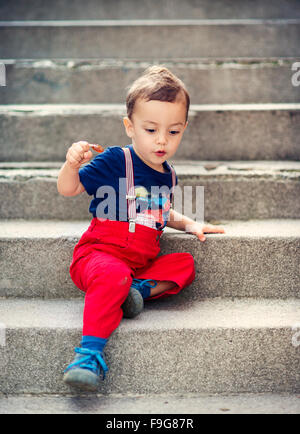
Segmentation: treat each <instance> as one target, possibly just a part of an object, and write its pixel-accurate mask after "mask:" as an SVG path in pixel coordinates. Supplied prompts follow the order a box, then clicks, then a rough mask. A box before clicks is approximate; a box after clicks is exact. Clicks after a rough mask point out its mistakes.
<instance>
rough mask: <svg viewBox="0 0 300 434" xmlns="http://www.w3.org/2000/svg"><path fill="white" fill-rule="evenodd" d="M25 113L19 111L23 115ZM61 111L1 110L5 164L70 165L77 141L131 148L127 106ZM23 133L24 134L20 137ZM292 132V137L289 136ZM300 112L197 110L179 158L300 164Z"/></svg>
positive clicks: (0, 145) (1, 151) (272, 108)
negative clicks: (69, 156)
mask: <svg viewBox="0 0 300 434" xmlns="http://www.w3.org/2000/svg"><path fill="white" fill-rule="evenodd" d="M18 110H19V111H18ZM82 110H84V114H83V113H82V112H81V113H80V107H77V108H74V109H73V111H72V110H71V108H68V109H67V108H66V107H61V108H59V106H57V108H55V109H53V108H52V107H51V106H50V107H49V110H47V108H42V109H41V110H40V111H38V110H37V109H36V108H32V113H30V106H29V107H26V108H22V107H20V108H19V109H18V108H17V106H13V107H7V108H6V107H5V106H2V107H1V111H0V130H1V132H2V134H1V137H0V160H1V161H64V160H65V155H66V152H67V149H68V147H69V146H71V144H72V143H73V142H77V141H79V140H87V141H89V142H90V143H97V142H98V143H108V144H113V145H122V146H123V145H126V144H129V143H130V139H129V138H128V137H127V136H126V134H125V131H124V127H123V124H122V117H123V116H124V115H126V112H125V111H124V108H123V106H113V107H109V106H107V107H105V108H101V107H100V108H99V107H98V106H96V107H95V109H94V111H96V112H93V111H92V110H91V109H87V110H85V109H84V107H83V108H82ZM20 132H21V133H20ZM287 132H288V133H287ZM299 137H300V110H299V109H298V108H296V107H295V108H292V107H291V108H287V109H282V110H281V109H279V108H278V109H276V105H274V106H272V105H271V106H270V109H269V110H268V109H266V110H260V109H259V108H257V109H256V110H250V108H249V110H247V109H241V107H239V108H238V109H236V110H235V109H229V108H228V106H227V108H226V106H225V107H223V106H222V105H220V106H216V108H215V109H213V110H209V109H208V108H205V107H201V106H200V107H199V106H194V107H193V106H192V107H191V111H190V114H189V125H188V127H187V129H186V131H185V133H184V136H183V139H182V142H181V144H180V147H179V149H178V151H177V153H176V158H177V159H180V158H181V159H195V160H285V159H287V160H299V159H300V147H299V146H297V143H298V142H299Z"/></svg>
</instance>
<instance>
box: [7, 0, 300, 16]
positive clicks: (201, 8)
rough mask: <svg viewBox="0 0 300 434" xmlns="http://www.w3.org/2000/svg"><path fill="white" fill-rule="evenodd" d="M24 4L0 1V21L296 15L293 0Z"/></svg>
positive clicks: (102, 0) (91, 0)
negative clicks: (0, 19)
mask: <svg viewBox="0 0 300 434" xmlns="http://www.w3.org/2000/svg"><path fill="white" fill-rule="evenodd" d="M30 5H31V7H28V5H26V3H24V2H23V1H22V0H15V1H14V2H13V3H11V4H9V3H7V2H2V3H1V4H0V16H1V18H2V19H3V20H66V19H68V20H70V19H71V20H75V19H110V20H111V19H114V20H115V19H139V18H149V19H174V18H175V19H176V18H185V19H189V18H208V19H212V18H226V19H227V18H295V17H299V18H300V11H299V3H298V2H297V0H272V2H270V1H269V0H263V1H262V0H243V2H237V1H226V2H224V1H223V0H214V1H213V2H212V1H210V0H201V1H200V2H195V1H194V0H185V1H184V3H183V2H182V1H180V0H164V1H163V2H157V1H156V0H150V1H149V0H148V1H147V2H140V1H138V0H127V1H126V2H124V1H122V0H114V1H113V2H107V1H105V0H86V1H85V2H84V7H82V1H81V0H72V1H69V0H63V1H62V0H52V2H51V6H50V4H49V3H45V2H44V1H43V0H34V1H31V2H30Z"/></svg>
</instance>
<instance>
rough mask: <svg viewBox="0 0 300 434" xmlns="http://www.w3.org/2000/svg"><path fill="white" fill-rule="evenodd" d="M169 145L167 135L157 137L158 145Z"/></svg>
mask: <svg viewBox="0 0 300 434" xmlns="http://www.w3.org/2000/svg"><path fill="white" fill-rule="evenodd" d="M166 143H167V139H166V135H165V134H162V133H161V134H159V135H158V137H157V144H158V145H165V144H166Z"/></svg>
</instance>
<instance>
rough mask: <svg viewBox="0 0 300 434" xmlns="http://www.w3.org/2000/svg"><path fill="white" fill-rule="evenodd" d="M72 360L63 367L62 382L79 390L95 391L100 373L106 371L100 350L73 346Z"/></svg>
mask: <svg viewBox="0 0 300 434" xmlns="http://www.w3.org/2000/svg"><path fill="white" fill-rule="evenodd" d="M75 353H77V355H76V356H75V359H74V361H73V362H72V363H71V364H70V365H69V366H68V367H67V369H65V371H64V372H65V375H64V378H63V380H64V382H65V383H67V384H68V385H69V386H72V387H77V388H79V389H81V390H86V391H91V392H92V391H96V390H97V389H98V387H99V384H100V374H101V372H102V374H103V380H104V378H105V373H106V372H107V371H108V367H107V366H106V363H105V361H104V356H103V353H102V352H101V351H94V350H89V349H87V348H75Z"/></svg>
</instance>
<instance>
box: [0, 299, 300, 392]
mask: <svg viewBox="0 0 300 434" xmlns="http://www.w3.org/2000/svg"><path fill="white" fill-rule="evenodd" d="M299 308H300V301H299V299H298V300H296V299H287V300H265V299H262V300H253V299H245V300H234V301H232V300H229V299H210V300H206V301H203V302H202V303H194V304H191V305H182V306H181V308H179V307H178V305H175V306H173V305H172V302H170V301H169V302H165V303H164V302H163V303H160V305H159V307H158V306H157V303H154V304H152V306H149V307H148V308H146V310H145V311H144V312H143V313H142V314H141V315H140V316H139V317H137V318H136V319H134V320H132V321H130V320H123V322H122V323H121V325H120V327H119V328H118V329H117V331H116V332H115V333H114V334H113V336H112V337H111V339H110V341H109V343H108V345H107V350H106V358H107V362H108V364H109V366H110V372H109V375H108V378H107V379H106V380H105V382H104V383H103V387H102V388H101V393H125V394H130V393H133V394H138V393H140V394H153V393H166V392H168V393H172V394H176V393H177V394H180V393H186V392H190V393H192V392H198V393H199V392H202V393H215V392H218V393H220V392H226V393H231V392H252V393H260V392H275V391H276V392H280V391H281V392H283V391H284V392H290V393H295V392H296V393H297V392H299V358H298V349H297V347H296V346H295V345H293V335H294V334H295V331H293V327H294V326H295V324H296V323H297V321H298V318H299V316H298V314H299ZM82 309H83V303H82V301H81V300H71V299H69V300H24V299H17V300H14V299H10V300H8V299H7V300H4V301H3V302H2V303H1V305H0V315H1V321H2V323H3V324H4V325H5V328H4V327H3V328H2V333H3V330H4V331H5V338H6V345H5V346H2V347H0V353H1V358H0V360H1V370H0V383H1V389H2V392H3V393H9V394H11V393H15V394H19V393H33V394H34V393H35V394H38V393H59V394H61V393H68V392H69V390H68V388H67V387H66V386H65V385H63V384H62V371H63V369H64V368H65V367H66V362H67V361H69V360H70V359H72V358H73V348H74V346H76V345H78V343H79V341H80V334H81V317H82ZM16 312H18V315H16V314H15V313H16ZM37 348H38V351H36V349H37ZM33 349H35V350H33ZM156 354H157V355H158V354H159V357H155V355H156ZM150 360H151V363H150V362H149V361H150ZM67 363H68V362H67Z"/></svg>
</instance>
